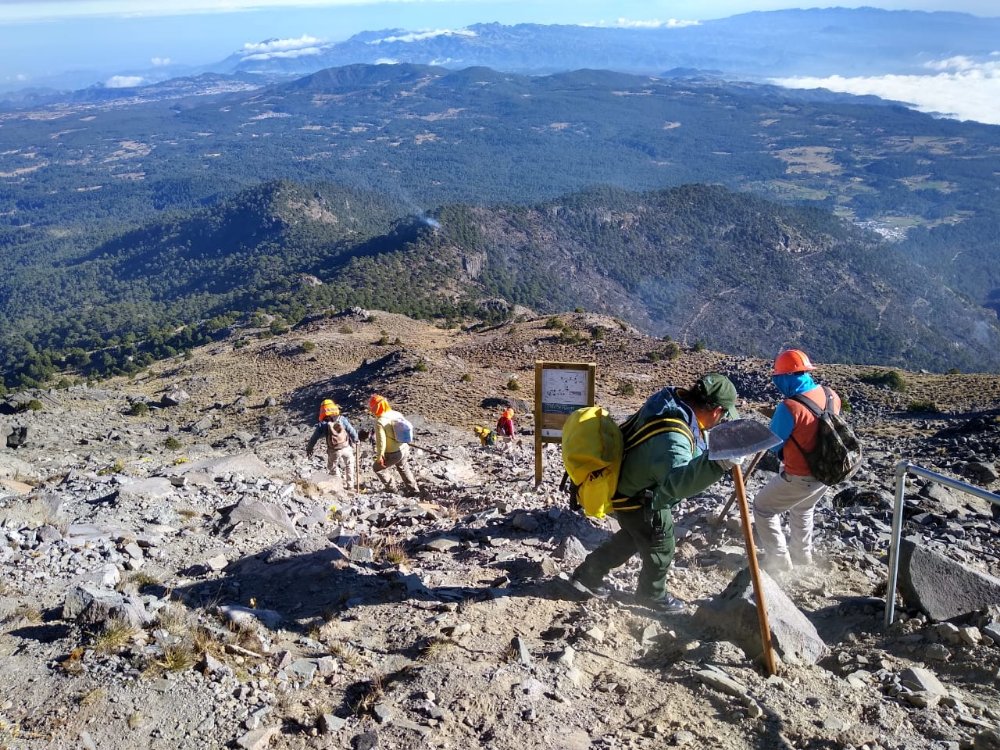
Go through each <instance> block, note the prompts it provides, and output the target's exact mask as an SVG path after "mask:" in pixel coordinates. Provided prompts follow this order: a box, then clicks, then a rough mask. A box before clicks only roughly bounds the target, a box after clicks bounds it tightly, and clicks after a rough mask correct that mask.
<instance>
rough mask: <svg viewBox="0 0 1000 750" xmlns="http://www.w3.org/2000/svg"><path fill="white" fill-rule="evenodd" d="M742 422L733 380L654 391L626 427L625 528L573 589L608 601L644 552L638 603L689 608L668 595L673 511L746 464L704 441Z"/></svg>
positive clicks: (716, 377) (714, 376) (619, 510)
mask: <svg viewBox="0 0 1000 750" xmlns="http://www.w3.org/2000/svg"><path fill="white" fill-rule="evenodd" d="M737 418H739V413H738V412H737V411H736V387H735V386H734V385H733V384H732V382H731V381H730V380H729V378H727V377H726V376H724V375H720V374H719V373H710V374H708V375H704V376H703V377H701V378H700V379H699V380H698V381H697V382H696V383H695V384H694V385H693V386H692V387H691V388H686V389H685V388H674V387H668V388H664V389H663V390H661V391H659V392H658V393H655V394H654V395H653V396H651V397H650V398H649V399H648V400H647V401H646V403H645V404H643V405H642V408H640V409H639V411H638V412H636V413H635V414H633V415H632V416H631V417H629V419H627V420H626V421H625V423H624V424H622V425H621V434H622V436H623V437H624V445H625V450H624V457H623V458H622V462H621V470H620V473H619V475H618V481H617V484H616V491H615V492H614V494H613V497H612V498H611V505H612V510H613V512H614V514H615V518H616V519H617V521H618V524H619V525H620V527H621V529H620V530H619V531H618V532H617V533H616V534H614V536H612V537H611V539H609V540H608V541H606V542H605V543H604V544H602V545H601V546H600V547H598V548H597V549H596V550H594V551H593V552H591V553H590V554H589V555H588V556H587V558H586V559H585V560H584V561H583V563H582V564H580V565H579V566H578V567H577V569H576V570H575V571H573V574H572V576H571V577H570V583H571V584H572V586H573V588H574V589H575V590H576V591H577V592H578V593H579V594H582V595H583V596H586V597H598V598H602V599H603V598H606V597H608V596H609V595H610V594H611V591H610V589H609V588H608V587H607V586H605V585H604V577H605V576H606V575H607V574H608V573H609V572H610V571H611V570H612V569H613V568H617V567H619V566H620V565H624V564H625V563H626V562H628V560H629V559H630V558H631V557H632V556H633V555H635V554H638V555H639V556H640V557H641V558H642V569H641V571H640V573H639V585H638V587H637V590H636V600H637V602H638V603H640V604H642V605H644V606H647V607H649V608H651V609H654V610H656V611H658V612H660V613H662V614H676V613H679V612H683V611H684V610H685V607H686V605H685V603H684V602H683V601H682V600H681V599H678V598H677V597H674V596H672V595H671V594H669V593H668V592H667V590H666V578H667V571H668V570H669V569H670V565H671V563H672V562H673V559H674V546H675V541H674V521H673V513H672V509H673V507H674V506H675V505H677V504H678V503H679V502H680V501H681V500H683V499H684V498H686V497H690V496H692V495H695V494H697V493H699V492H701V491H702V490H704V489H706V488H707V487H709V486H710V485H712V484H714V483H715V482H716V481H718V480H719V479H720V478H721V477H722V476H724V475H725V474H726V473H727V472H728V471H729V470H730V469H732V468H733V466H735V465H737V464H738V463H739V461H736V460H734V461H711V460H709V458H708V450H707V444H706V440H705V433H706V432H707V431H708V430H711V429H712V428H713V427H715V426H716V425H718V424H720V423H721V422H723V421H724V420H726V419H737ZM564 449H565V445H564Z"/></svg>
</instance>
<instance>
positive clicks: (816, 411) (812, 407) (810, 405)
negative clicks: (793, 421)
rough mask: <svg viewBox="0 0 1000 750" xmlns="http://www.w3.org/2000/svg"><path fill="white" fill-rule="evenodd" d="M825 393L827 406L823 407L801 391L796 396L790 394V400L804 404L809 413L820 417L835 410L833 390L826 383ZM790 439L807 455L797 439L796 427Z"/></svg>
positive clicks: (817, 417)
mask: <svg viewBox="0 0 1000 750" xmlns="http://www.w3.org/2000/svg"><path fill="white" fill-rule="evenodd" d="M823 393H824V394H825V395H826V406H824V407H823V408H822V409H820V408H819V407H818V406H816V402H815V401H813V400H812V399H809V398H806V397H805V396H803V395H802V394H801V393H796V394H795V395H794V396H789V397H788V400H789V401H794V402H795V403H797V404H802V405H803V406H804V407H806V409H808V410H809V413H810V414H812V415H813V417H815V418H816V419H819V418H820V417H821V416H823V414H826V413H828V412H832V411H833V392H832V391H831V390H830V389H829V388H827V387H826V386H825V385H824V386H823ZM788 439H789V440H791V441H792V442H793V443H795V447H796V448H798V449H799V453H801V454H802V456H803V457H805V455H806V452H805V451H804V450H803V449H802V444H801V443H800V442H799V441H798V440H796V439H795V430H794V429H793V430H792V432H791V433H790V434H789V435H788Z"/></svg>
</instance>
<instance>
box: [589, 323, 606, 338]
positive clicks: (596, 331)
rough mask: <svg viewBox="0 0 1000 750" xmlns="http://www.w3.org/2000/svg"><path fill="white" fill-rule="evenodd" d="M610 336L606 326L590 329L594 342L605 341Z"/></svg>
mask: <svg viewBox="0 0 1000 750" xmlns="http://www.w3.org/2000/svg"><path fill="white" fill-rule="evenodd" d="M607 335H608V329H607V328H605V327H604V326H594V327H593V328H591V329H590V338H592V339H593V340H594V341H603V340H604V337H605V336H607Z"/></svg>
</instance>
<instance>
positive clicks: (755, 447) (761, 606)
mask: <svg viewBox="0 0 1000 750" xmlns="http://www.w3.org/2000/svg"><path fill="white" fill-rule="evenodd" d="M779 443H781V438H779V437H778V436H777V435H775V434H774V433H773V432H771V430H770V429H769V428H768V427H767V425H763V424H761V423H760V422H754V421H753V420H752V419H737V420H734V421H732V422H725V423H723V424H721V425H719V426H718V427H716V428H715V429H713V430H712V432H711V438H710V443H709V448H708V457H709V459H711V460H714V461H719V460H729V461H732V460H734V459H738V458H743V457H744V456H749V455H751V454H753V453H760V452H761V451H766V450H767V449H768V448H773V447H774V446H776V445H778V444H779ZM733 484H735V485H736V498H737V499H738V500H739V503H740V520H741V521H742V522H743V541H744V542H745V543H746V548H747V559H748V560H749V561H750V580H751V581H753V590H754V594H755V595H756V597H757V620H758V622H759V623H760V642H761V646H762V647H763V650H764V665H765V666H766V667H767V672H768V674H776V673H777V671H778V668H777V665H776V664H775V660H774V649H773V648H772V646H771V626H770V624H769V623H768V621H767V602H765V601H764V587H763V585H762V584H761V581H760V566H758V564H757V550H756V549H754V545H753V529H751V528H750V507H749V505H748V503H747V490H746V486H745V485H744V484H743V469H742V468H740V466H739V465H736V466H734V467H733Z"/></svg>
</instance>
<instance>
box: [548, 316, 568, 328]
mask: <svg viewBox="0 0 1000 750" xmlns="http://www.w3.org/2000/svg"><path fill="white" fill-rule="evenodd" d="M545 327H546V328H550V329H561V328H563V327H564V323H563V322H562V321H561V320H559V318H556V317H552V318H549V319H548V320H546V321H545Z"/></svg>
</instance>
